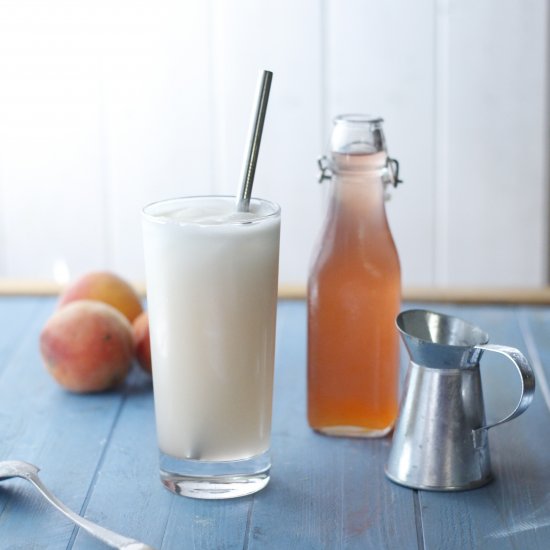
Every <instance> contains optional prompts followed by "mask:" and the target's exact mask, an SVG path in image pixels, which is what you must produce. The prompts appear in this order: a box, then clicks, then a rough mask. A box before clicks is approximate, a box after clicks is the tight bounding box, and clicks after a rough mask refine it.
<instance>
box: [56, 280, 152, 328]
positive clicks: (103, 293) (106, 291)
mask: <svg viewBox="0 0 550 550" xmlns="http://www.w3.org/2000/svg"><path fill="white" fill-rule="evenodd" d="M74 300H99V301H100V302H105V303H106V304H109V305H110V306H113V307H114V308H115V309H118V311H120V312H121V313H122V314H123V315H125V316H126V318H127V319H128V321H130V323H132V322H133V320H134V319H135V318H136V317H137V316H138V315H139V314H140V313H141V312H142V311H143V308H142V307H141V301H140V299H139V296H138V295H137V293H136V291H135V290H134V289H133V288H132V287H131V286H130V285H129V284H128V283H127V282H126V281H125V280H124V279H122V278H121V277H119V276H118V275H115V274H114V273H110V272H109V271H94V272H92V273H88V274H87V275H84V276H83V277H80V278H79V279H77V280H76V281H75V282H74V283H73V284H71V285H70V286H69V287H68V288H67V289H66V290H65V292H64V293H63V295H62V296H61V298H60V300H59V307H63V306H64V305H65V304H68V303H70V302H73V301H74Z"/></svg>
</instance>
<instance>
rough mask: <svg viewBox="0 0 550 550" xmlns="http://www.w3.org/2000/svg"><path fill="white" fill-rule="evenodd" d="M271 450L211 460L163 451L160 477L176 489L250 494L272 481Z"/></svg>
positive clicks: (221, 495) (206, 494)
mask: <svg viewBox="0 0 550 550" xmlns="http://www.w3.org/2000/svg"><path fill="white" fill-rule="evenodd" d="M270 467H271V462H270V457H269V451H266V452H265V453H263V454H261V455H256V456H253V457H251V458H247V459H244V460H227V461H209V460H189V459H183V458H174V457H173V456H169V455H167V454H164V453H163V452H161V453H160V480H161V481H162V484H163V485H164V486H165V487H166V488H167V489H168V490H169V491H172V492H173V493H176V494H177V495H182V496H184V497H191V498H203V499H216V500H219V499H225V498H236V497H242V496H245V495H251V494H252V493H256V492H257V491H260V490H261V489H263V488H264V487H265V486H266V485H267V484H268V483H269V469H270Z"/></svg>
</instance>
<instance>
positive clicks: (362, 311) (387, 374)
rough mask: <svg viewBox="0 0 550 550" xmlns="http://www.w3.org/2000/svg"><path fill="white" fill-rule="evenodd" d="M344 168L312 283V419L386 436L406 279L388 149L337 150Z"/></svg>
mask: <svg viewBox="0 0 550 550" xmlns="http://www.w3.org/2000/svg"><path fill="white" fill-rule="evenodd" d="M333 160H334V166H335V167H336V168H338V170H337V173H335V174H334V176H333V178H332V182H331V185H332V186H333V189H332V194H331V198H330V204H329V208H328V215H327V220H326V224H325V228H324V232H323V236H322V239H321V242H320V246H319V251H318V253H317V255H316V258H315V261H314V264H313V267H312V270H311V272H310V277H309V281H308V421H309V424H310V426H311V427H312V428H313V429H315V430H318V431H320V432H323V433H325V434H327V435H341V436H356V437H379V436H383V435H385V434H386V433H388V432H389V431H390V430H391V428H392V426H393V424H394V422H395V419H396V417H397V410H398V373H399V342H398V333H397V330H396V328H395V317H396V316H397V314H398V312H399V307H400V298H401V276H400V267H399V259H398V255H397V251H396V248H395V244H394V241H393V238H392V235H391V232H390V229H389V226H388V222H387V218H386V213H385V207H384V184H383V183H382V179H381V175H380V174H381V170H382V169H383V167H384V164H385V160H386V154H385V153H384V152H379V153H374V154H347V155H333Z"/></svg>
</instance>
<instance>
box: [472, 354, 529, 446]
mask: <svg viewBox="0 0 550 550" xmlns="http://www.w3.org/2000/svg"><path fill="white" fill-rule="evenodd" d="M475 347H476V349H479V350H483V351H493V352H495V353H500V354H501V355H504V356H505V357H507V358H508V359H510V361H512V363H514V365H515V366H516V368H517V369H518V372H519V375H520V377H521V397H520V399H519V402H518V404H517V405H516V408H515V409H514V410H513V411H512V412H511V413H510V414H509V415H508V416H506V417H504V418H503V419H502V420H499V421H498V422H495V423H494V424H488V425H487V426H482V427H481V428H478V429H477V430H473V432H474V433H473V436H474V443H475V446H476V447H478V446H481V445H482V444H484V443H485V441H484V440H485V438H486V434H487V430H488V429H489V428H494V427H495V426H498V425H499V424H504V422H508V421H509V420H512V419H513V418H516V417H517V416H519V415H520V414H522V413H523V412H525V410H526V409H527V407H529V405H530V404H531V401H533V396H534V395H535V373H534V372H533V369H532V368H531V365H530V364H529V362H528V361H527V359H526V358H525V356H524V355H523V353H521V352H520V351H519V350H517V349H516V348H511V347H508V346H497V345H491V344H486V345H483V346H475Z"/></svg>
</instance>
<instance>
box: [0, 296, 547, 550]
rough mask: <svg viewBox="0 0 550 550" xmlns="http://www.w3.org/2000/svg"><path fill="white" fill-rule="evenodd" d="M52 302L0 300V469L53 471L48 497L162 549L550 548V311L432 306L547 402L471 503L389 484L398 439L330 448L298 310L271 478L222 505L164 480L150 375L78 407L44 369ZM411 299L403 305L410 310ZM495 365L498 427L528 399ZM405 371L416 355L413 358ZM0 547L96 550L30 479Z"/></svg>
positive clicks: (280, 345)
mask: <svg viewBox="0 0 550 550" xmlns="http://www.w3.org/2000/svg"><path fill="white" fill-rule="evenodd" d="M54 306H55V299H54V298H48V297H46V298H43V297H33V298H24V297H0V359H1V364H0V460H3V459H8V458H19V459H23V460H28V461H30V462H34V463H36V464H37V465H39V466H40V467H41V468H42V473H41V476H42V478H43V479H44V481H45V482H46V484H47V485H48V486H50V488H51V489H52V490H53V491H54V492H55V493H56V494H57V495H58V496H59V497H60V498H61V499H62V500H64V501H65V502H66V503H67V504H68V505H69V506H70V507H71V508H73V509H74V510H76V511H79V512H80V513H82V514H83V515H85V516H86V517H88V518H89V519H91V520H93V521H97V522H100V523H101V524H102V525H105V526H106V527H109V528H112V529H114V530H117V531H120V532H121V533H123V534H126V535H128V536H132V537H135V538H138V539H140V540H143V541H145V542H147V543H149V544H151V545H153V546H154V547H156V548H158V549H160V548H163V549H169V550H171V549H180V548H182V549H186V548H196V549H205V550H206V549H211V548H224V549H240V548H243V549H252V548H258V549H260V548H261V549H263V548H267V549H271V548H273V549H275V548H277V549H278V548H297V549H302V548H304V549H317V548H327V549H329V548H330V549H333V548H338V549H344V548H346V549H348V548H361V549H363V548H367V549H370V548H372V549H378V548H392V549H398V550H400V549H404V550H409V549H413V548H419V549H424V548H425V549H428V550H429V549H433V550H435V549H440V548H449V549H455V548H456V549H471V548H474V549H475V548H488V549H493V548H495V549H496V548H499V549H500V548H503V549H508V548H510V549H511V548H529V549H535V550H538V549H540V550H542V549H545V548H547V541H548V539H549V537H550V520H548V518H550V499H548V498H547V495H548V493H549V492H550V478H549V477H548V475H547V469H548V455H549V454H550V443H549V442H550V418H549V416H550V412H549V408H548V403H550V392H549V391H548V383H547V377H548V376H549V375H550V371H549V369H550V344H549V341H548V337H547V335H548V333H549V332H550V309H548V308H523V307H522V308H518V307H495V306H491V307H478V306H476V307H474V306H470V305H462V306H455V305H443V304H429V307H430V308H431V309H436V310H438V311H444V312H448V313H453V314H458V315H459V316H461V317H463V318H465V319H467V320H469V321H471V322H474V323H477V324H479V326H481V327H482V328H484V329H485V330H487V331H488V332H489V333H490V335H491V340H492V342H493V343H501V344H508V345H515V346H517V347H519V348H520V349H522V350H523V351H525V352H526V353H528V354H529V357H530V359H531V361H532V362H533V364H534V365H535V368H536V371H537V378H538V388H539V389H538V391H537V395H536V397H535V400H534V402H533V405H532V406H531V408H530V409H529V410H528V411H527V412H526V413H525V414H524V415H523V416H522V417H520V418H519V419H517V420H514V421H512V422H510V423H509V424H506V425H504V426H501V427H499V428H496V429H495V430H492V431H491V433H490V435H489V440H490V446H491V453H492V460H493V469H494V472H495V477H496V479H495V481H494V482H493V483H492V484H490V485H489V486H487V487H485V488H482V489H478V490H475V491H470V492H464V493H431V492H423V491H420V492H417V491H411V490H409V489H405V488H401V487H399V486H397V485H394V484H392V483H390V482H389V481H387V480H386V479H385V478H384V475H383V467H384V463H385V460H386V456H387V453H388V450H389V445H390V440H389V439H380V440H373V441H364V440H354V439H344V438H328V437H324V436H320V435H317V434H314V433H313V432H312V431H311V430H310V429H309V428H308V426H307V423H306V418H305V342H306V339H305V337H306V322H305V304H304V302H303V301H299V300H295V301H282V302H281V303H280V305H279V317H278V339H277V365H276V380H275V399H274V419H273V442H272V443H273V444H272V455H273V470H272V475H273V477H272V482H271V483H270V485H269V486H268V487H267V488H266V489H265V490H264V491H262V492H260V493H257V494H256V495H254V496H250V497H244V498H241V499H236V500H233V501H226V502H205V501H194V500H190V499H185V498H182V497H176V496H174V495H172V494H171V493H169V492H168V491H166V490H165V489H164V488H163V487H162V486H161V484H160V482H159V479H158V463H157V448H156V441H155V427H154V415H153V400H152V391H151V381H150V379H149V378H148V377H147V376H146V375H145V374H143V373H141V372H140V371H137V370H136V371H134V372H133V373H132V375H131V377H130V379H129V380H128V382H127V383H126V385H125V386H124V387H123V388H121V389H120V390H117V391H113V392H110V393H106V394H103V395H97V396H75V395H71V394H68V393H66V392H64V391H63V390H61V389H60V388H59V387H57V385H56V384H55V383H54V382H53V381H52V380H51V379H50V378H49V376H48V375H47V373H46V372H45V370H44V368H43V366H42V364H41V361H40V357H39V353H38V348H37V342H38V334H39V331H40V329H41V327H42V325H43V323H44V321H45V319H46V318H47V316H48V315H49V314H50V313H51V311H52V309H53V307H54ZM409 306H411V304H406V307H409ZM503 361H504V360H498V361H495V360H491V359H490V357H488V356H487V357H486V360H485V358H484V362H483V365H482V373H483V383H484V392H485V398H486V408H487V415H488V417H489V419H491V418H494V417H499V416H502V415H503V414H504V413H505V412H506V411H507V410H510V409H511V408H512V405H513V403H514V399H516V398H517V395H516V393H517V391H518V385H519V384H518V379H517V374H516V373H515V372H514V369H513V366H512V365H511V364H509V365H507V364H506V363H505V362H504V363H503ZM402 364H403V367H405V366H406V357H405V356H404V355H403V356H402ZM0 548H2V550H3V549H4V548H6V549H8V548H9V549H10V550H11V549H14V550H16V549H27V548H48V549H50V548H51V549H56V550H57V549H71V548H78V549H81V548H83V549H98V550H99V549H100V548H103V546H102V545H101V544H100V543H99V542H98V541H96V540H94V539H92V538H91V537H89V536H88V535H87V534H86V533H81V532H79V531H78V530H77V529H74V528H73V526H72V524H70V523H69V522H68V521H67V520H66V519H64V518H63V516H61V515H60V514H59V513H58V512H56V511H55V510H53V509H51V508H50V507H49V506H48V505H47V504H45V503H44V502H43V501H42V500H41V498H40V497H39V496H38V495H37V493H35V492H34V490H33V489H32V488H31V486H30V485H29V484H28V483H26V482H24V481H23V480H10V481H3V482H2V483H0Z"/></svg>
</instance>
